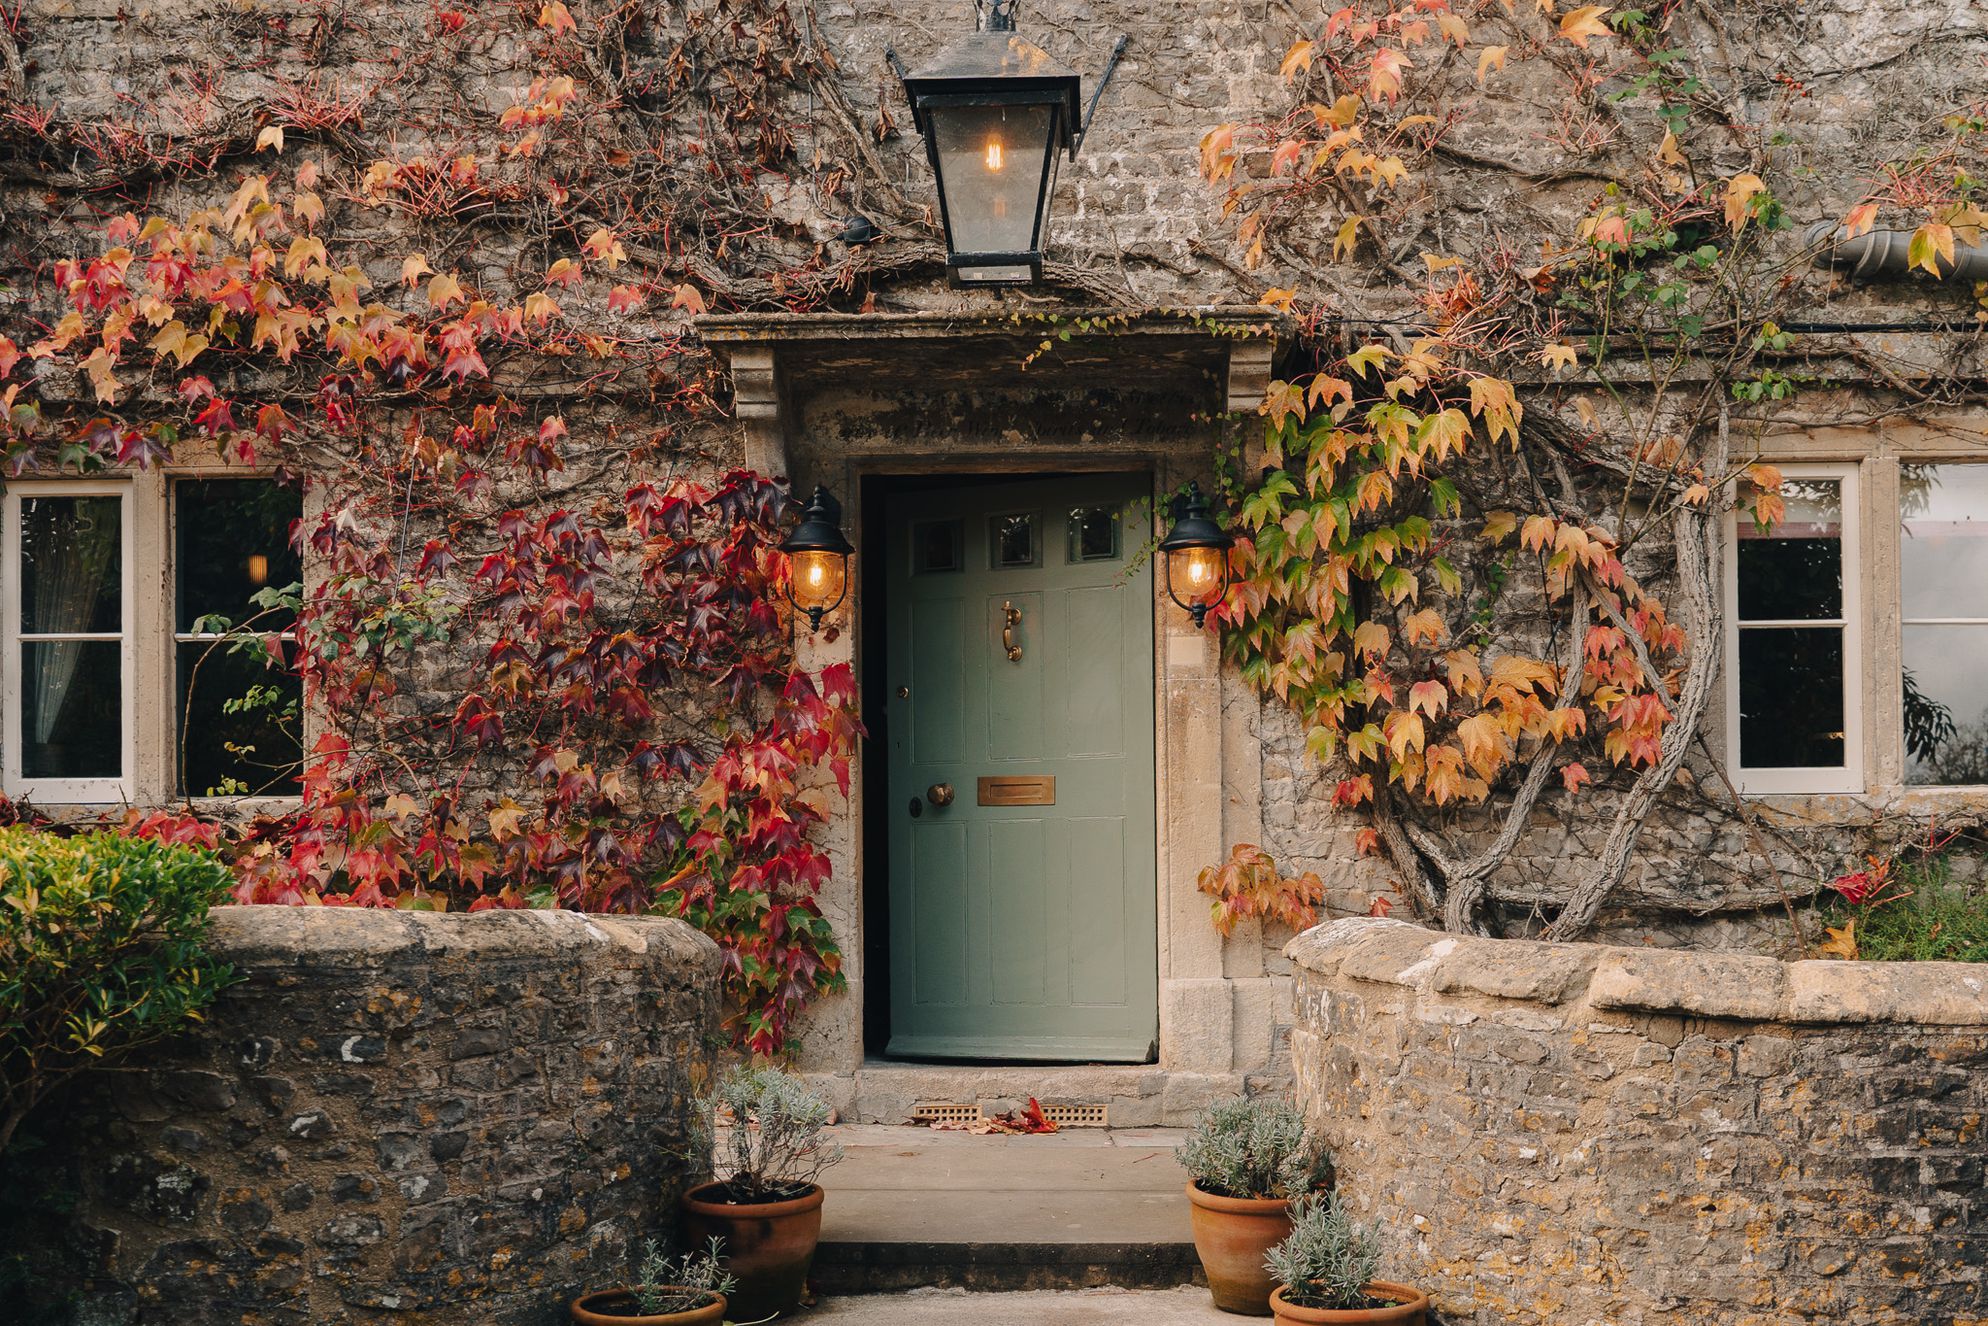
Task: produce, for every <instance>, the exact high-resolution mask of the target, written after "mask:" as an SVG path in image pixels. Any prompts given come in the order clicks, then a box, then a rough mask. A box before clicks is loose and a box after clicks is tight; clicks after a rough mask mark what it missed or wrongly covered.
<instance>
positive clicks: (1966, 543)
mask: <svg viewBox="0 0 1988 1326" xmlns="http://www.w3.org/2000/svg"><path fill="white" fill-rule="evenodd" d="M1898 515H1899V541H1898V552H1899V588H1900V590H1901V592H1902V596H1903V600H1904V610H1905V611H1904V616H1905V620H1906V621H1908V622H1909V621H1912V620H1913V619H1914V618H1925V617H1988V465H1904V466H1900V467H1899V473H1898ZM1963 717H1966V718H1970V719H1971V715H1963Z"/></svg>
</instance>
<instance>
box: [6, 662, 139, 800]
mask: <svg viewBox="0 0 1988 1326" xmlns="http://www.w3.org/2000/svg"><path fill="white" fill-rule="evenodd" d="M123 649H124V646H123V645H122V644H121V643H119V642H118V641H116V640H47V641H42V642H39V643H36V642H33V641H30V642H28V643H25V644H23V645H22V646H21V773H22V775H23V776H24V777H27V778H121V777H123V776H124V693H123Z"/></svg>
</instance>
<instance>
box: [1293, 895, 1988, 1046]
mask: <svg viewBox="0 0 1988 1326" xmlns="http://www.w3.org/2000/svg"><path fill="white" fill-rule="evenodd" d="M1284 952H1285V955H1286V956H1287V957H1289V958H1290V959H1291V960H1292V961H1293V962H1295V963H1296V964H1297V965H1298V966H1299V967H1301V968H1303V969H1304V970H1306V971H1309V972H1312V973H1314V974H1316V975H1320V976H1332V975H1338V976H1343V977H1350V978H1352V979H1355V980H1362V981H1375V982H1379V983H1382V984H1387V985H1401V986H1408V987H1411V988H1414V989H1418V990H1423V991H1428V992H1433V993H1436V994H1463V995H1473V994H1474V995H1484V996H1488V997H1490V998H1493V999H1523V1000H1529V1001H1531V1002H1534V1003H1541V1004H1575V1003H1580V1002H1582V1001H1583V1000H1585V1001H1586V1002H1587V1003H1588V1004H1589V1005H1590V1006H1591V1007H1593V1008H1597V1009H1614V1010H1620V1011H1624V1012H1639V1013H1673V1014H1678V1015H1681V1016H1686V1017H1705V1018H1729V1019H1739V1020H1743V1021H1751V1022H1785V1023H1793V1024H1827V1023H1863V1022H1911V1023H1919V1024H1922V1025H1927V1026H1961V1027H1979V1026H1988V966H1983V965H1981V964H1977V963H1967V962H1843V961H1840V960H1834V959H1828V960H1811V961H1801V962H1783V961H1781V960H1780V959H1778V958H1768V957H1758V956H1754V955H1751V954H1744V953H1703V952H1696V951H1692V950H1688V949H1632V948H1619V947H1613V946H1608V945H1602V944H1556V943H1550V942H1545V941H1540V940H1524V939H1479V938H1475V937H1471V936H1464V935H1448V934H1443V933H1440V932H1438V931H1433V930H1426V929H1424V928H1423V927H1421V926H1417V925H1411V924H1409V923H1408V922H1405V921H1393V920H1385V919H1378V918H1373V917H1364V916H1363V917H1349V918H1347V919H1345V920H1339V921H1331V922H1328V923H1327V924H1325V925H1321V926H1316V927H1314V928H1312V929H1310V930H1307V931H1306V932H1305V933H1303V934H1301V935H1299V936H1298V937H1297V938H1296V939H1293V940H1292V941H1291V942H1290V944H1289V945H1287V946H1286V948H1285V950H1284Z"/></svg>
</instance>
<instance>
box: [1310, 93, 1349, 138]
mask: <svg viewBox="0 0 1988 1326" xmlns="http://www.w3.org/2000/svg"><path fill="white" fill-rule="evenodd" d="M1312 118H1314V119H1316V120H1317V121H1318V122H1319V123H1320V124H1321V125H1325V126H1328V127H1330V128H1334V129H1346V128H1350V127H1351V126H1352V124H1353V122H1354V121H1355V120H1357V119H1359V118H1360V94H1359V93H1357V92H1348V93H1346V94H1345V95H1344V96H1342V97H1340V98H1339V99H1338V100H1337V101H1335V102H1333V103H1332V104H1331V105H1330V106H1313V107H1312Z"/></svg>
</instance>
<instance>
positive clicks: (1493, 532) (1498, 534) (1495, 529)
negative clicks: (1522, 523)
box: [1481, 511, 1519, 543]
mask: <svg viewBox="0 0 1988 1326" xmlns="http://www.w3.org/2000/svg"><path fill="white" fill-rule="evenodd" d="M1518 527H1519V518H1518V517H1517V516H1515V515H1513V514H1512V513H1511V512H1509V511H1487V512H1485V513H1484V532H1483V534H1482V536H1481V537H1482V538H1483V539H1484V541H1485V542H1486V543H1502V542H1503V541H1504V540H1506V539H1508V538H1510V537H1511V536H1512V531H1513V530H1515V529H1517V528H1518Z"/></svg>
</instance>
